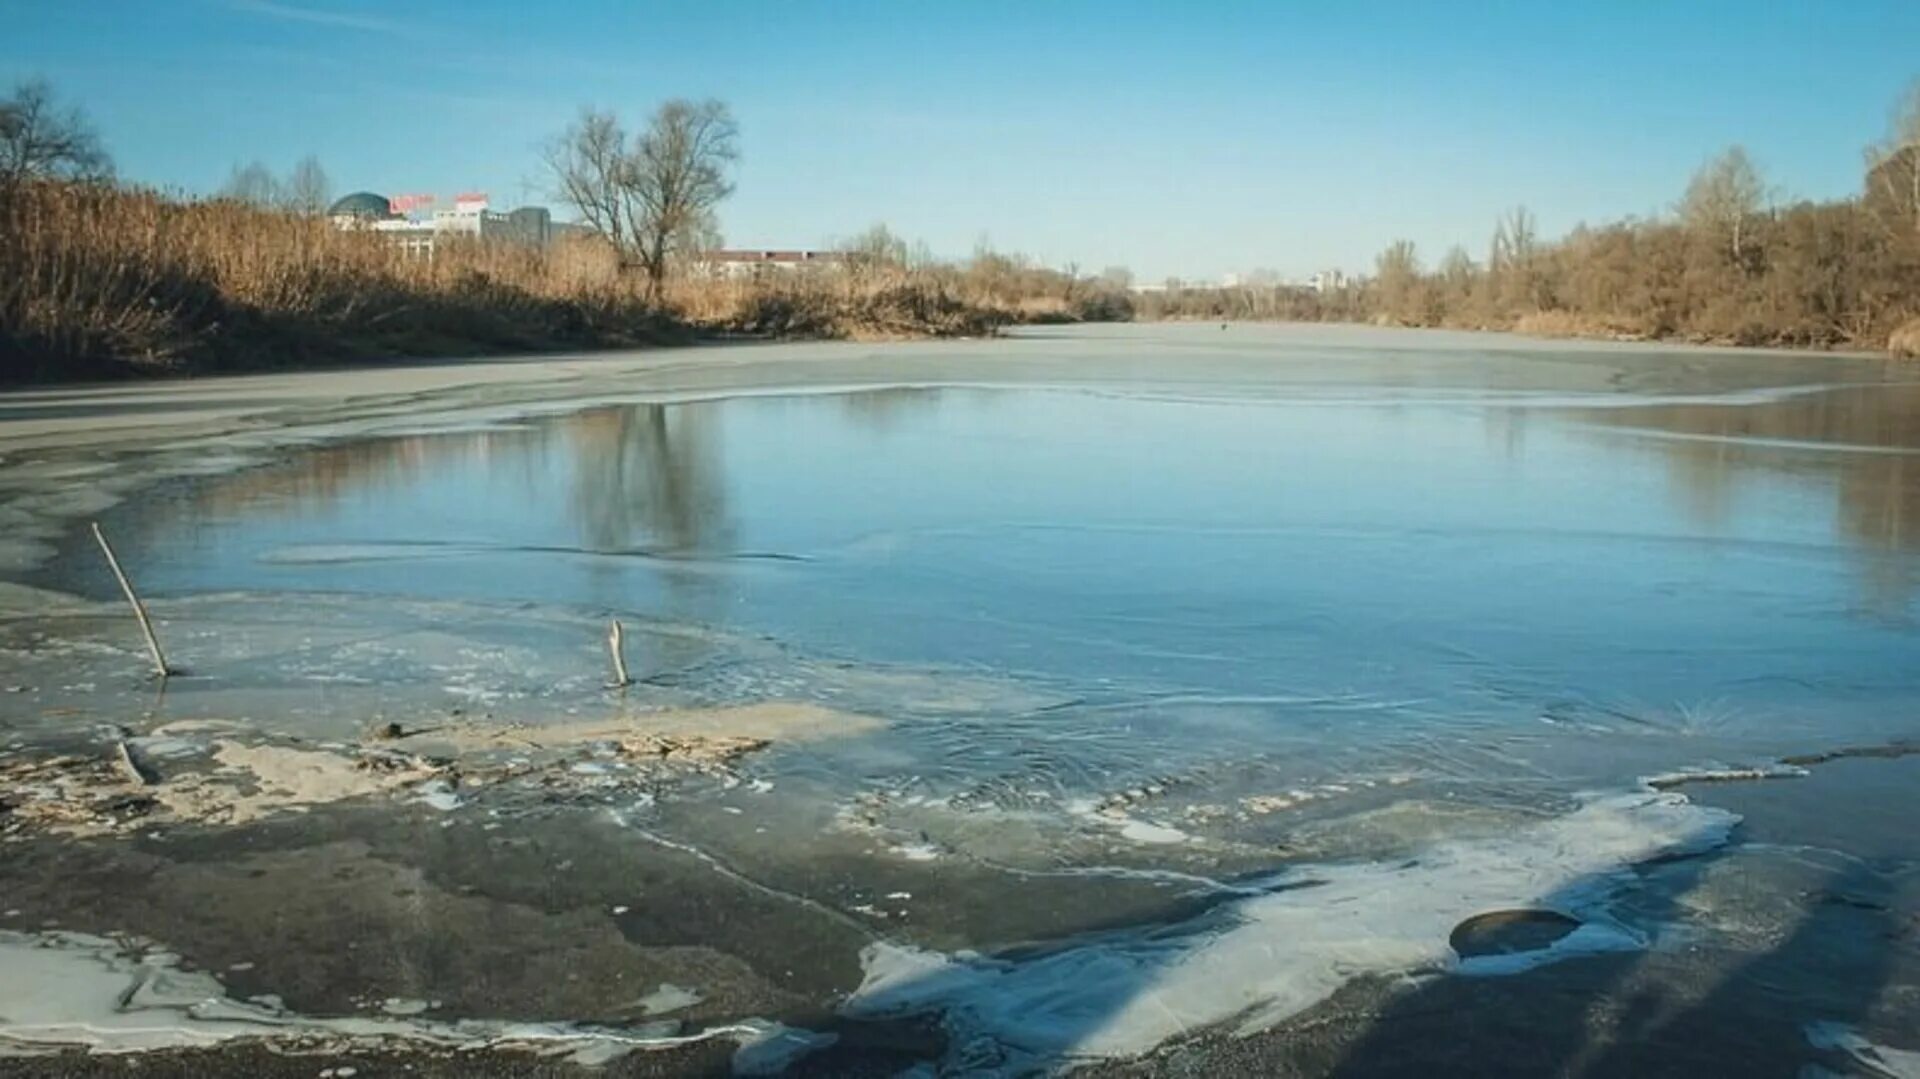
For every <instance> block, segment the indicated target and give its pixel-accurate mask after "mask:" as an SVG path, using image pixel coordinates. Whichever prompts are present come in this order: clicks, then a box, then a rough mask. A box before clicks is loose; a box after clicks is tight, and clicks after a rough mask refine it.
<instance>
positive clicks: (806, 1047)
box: [0, 930, 829, 1074]
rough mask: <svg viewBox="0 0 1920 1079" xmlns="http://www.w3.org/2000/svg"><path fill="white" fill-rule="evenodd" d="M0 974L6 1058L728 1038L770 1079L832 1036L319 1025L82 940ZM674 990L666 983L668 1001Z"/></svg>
mask: <svg viewBox="0 0 1920 1079" xmlns="http://www.w3.org/2000/svg"><path fill="white" fill-rule="evenodd" d="M0 970H5V971H6V972H7V976H6V978H5V979H4V980H0V1056H4V1055H9V1054H11V1055H22V1054H35V1053H49V1052H57V1051H60V1050H64V1049H72V1048H82V1049H86V1050H88V1051H90V1052H96V1053H127V1052H141V1051H148V1050H156V1049H174V1048H205V1047H209V1046H215V1045H219V1044H222V1043H225V1042H230V1041H237V1040H242V1039H253V1040H276V1041H290V1040H293V1039H299V1040H301V1042H302V1044H303V1047H305V1048H309V1049H314V1050H316V1051H318V1050H324V1049H326V1048H329V1047H333V1046H338V1045H340V1044H343V1043H345V1042H348V1041H355V1042H360V1041H367V1040H377V1041H387V1042H401V1043H407V1044H413V1045H423V1046H433V1047H438V1048H442V1049H462V1050H472V1049H488V1048H518V1049H524V1050H530V1051H534V1052H540V1053H550V1054H554V1055H564V1056H567V1057H568V1058H570V1059H571V1060H573V1061H574V1062H576V1063H581V1064H588V1065H592V1064H603V1063H606V1062H608V1061H611V1060H615V1059H618V1058H619V1057H622V1056H625V1055H626V1054H628V1053H631V1052H635V1051H639V1050H648V1049H668V1048H672V1047H674V1046H678V1045H685V1044H688V1043H690V1042H696V1041H704V1040H708V1039H712V1038H728V1039H732V1040H734V1041H736V1042H738V1043H739V1046H740V1048H739V1049H738V1050H737V1052H736V1054H735V1061H734V1064H735V1069H736V1070H737V1071H739V1072H741V1073H742V1074H763V1073H765V1072H766V1071H768V1070H769V1069H771V1070H776V1071H777V1070H778V1069H779V1068H780V1067H782V1066H784V1065H785V1063H787V1062H788V1061H790V1060H792V1059H794V1058H795V1057H796V1056H797V1055H799V1054H803V1053H805V1052H809V1051H811V1050H812V1049H814V1048H817V1047H818V1046H819V1045H820V1044H822V1042H823V1040H824V1039H826V1038H828V1037H829V1036H825V1035H814V1034H809V1033H807V1032H805V1031H795V1030H791V1029H789V1028H787V1027H784V1026H781V1025H780V1024H778V1023H769V1022H765V1021H760V1020H747V1021H744V1022H739V1023H732V1024H728V1025H725V1026H719V1027H712V1028H709V1029H706V1030H703V1031H700V1032H698V1033H695V1034H688V1035H681V1034H677V1033H675V1032H674V1028H677V1026H678V1024H677V1023H674V1022H672V1021H667V1022H664V1023H655V1024H652V1025H648V1024H641V1025H639V1026H634V1027H617V1028H616V1027H587V1026H581V1025H578V1024H572V1023H543V1022H515V1021H508V1020H492V1019H461V1020H456V1021H451V1022H439V1021H434V1020H430V1019H424V1018H417V1017H415V1016H414V1015H413V1014H411V1012H413V1011H415V1009H409V1008H406V1007H401V1008H397V1009H393V1008H389V1009H383V1010H384V1011H386V1012H387V1014H383V1015H374V1016H350V1017H345V1018H335V1019H320V1018H313V1017H309V1016H303V1015H299V1014H296V1013H293V1012H289V1011H286V1010H284V1009H282V1008H279V1007H276V1006H274V1004H273V1003H272V1002H271V1000H270V999H269V998H257V999H256V1000H253V1001H240V1000H234V999H233V998H231V997H229V996H227V994H226V989H225V987H223V986H222V985H221V984H220V982H219V980H218V979H217V978H215V977H214V976H213V975H211V974H208V973H205V972H202V971H190V970H183V969H181V966H180V960H179V957H178V956H175V955H172V954H171V953H168V952H165V951H162V950H158V949H151V948H140V947H135V946H130V945H127V944H122V943H119V942H116V941H112V940H108V939H106V938H104V937H96V936H88V935H85V934H80V933H47V934H38V935H34V934H26V933H14V932H8V931H5V930H0ZM671 988H672V987H668V986H662V987H661V992H662V993H664V992H666V991H667V990H669V989H671ZM677 992H679V993H682V994H685V993H686V991H685V990H677ZM658 995H659V994H656V996H658ZM687 995H690V994H687ZM675 999H676V1001H677V1000H678V999H679V998H675ZM403 1003H404V1002H403ZM669 1003H672V1002H669ZM663 1010H664V1009H663Z"/></svg>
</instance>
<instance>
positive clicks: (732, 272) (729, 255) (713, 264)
mask: <svg viewBox="0 0 1920 1079" xmlns="http://www.w3.org/2000/svg"><path fill="white" fill-rule="evenodd" d="M846 261H847V256H846V253H845V252H842V251H802V250H790V251H756V250H747V249H739V250H727V249H722V250H715V251H702V252H701V253H700V254H699V255H698V256H697V257H696V258H695V259H694V264H695V266H696V268H697V270H698V272H700V273H702V274H704V275H706V276H708V277H716V278H739V277H754V276H758V275H763V274H769V273H794V272H797V271H799V270H803V269H807V268H809V267H838V266H842V265H845V263H846Z"/></svg>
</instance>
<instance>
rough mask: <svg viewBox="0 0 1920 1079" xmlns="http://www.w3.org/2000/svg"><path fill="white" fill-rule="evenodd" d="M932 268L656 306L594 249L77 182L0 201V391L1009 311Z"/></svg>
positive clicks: (836, 277) (676, 293) (796, 280)
mask: <svg viewBox="0 0 1920 1079" xmlns="http://www.w3.org/2000/svg"><path fill="white" fill-rule="evenodd" d="M964 286H965V282H964V280H963V279H961V278H960V277H958V276H957V275H955V274H953V273H952V272H949V271H945V270H943V269H932V270H925V271H920V270H915V271H909V270H905V269H900V270H898V271H889V272H887V273H884V274H874V273H861V272H852V271H848V272H839V271H827V272H822V273H806V274H798V275H783V276H780V277H771V276H770V277H768V278H764V279H756V280H747V281H682V282H680V283H679V284H677V285H676V287H675V288H674V289H673V290H672V291H671V292H670V294H669V295H668V296H667V297H666V299H665V300H664V302H661V303H653V302H649V300H648V299H647V298H646V293H645V289H644V286H643V283H642V282H641V280H640V279H639V278H638V275H637V274H635V273H632V272H629V271H626V270H623V269H622V268H621V266H620V265H619V264H618V260H617V259H616V258H615V257H614V254H613V252H612V251H611V250H609V249H607V248H606V247H605V246H604V245H602V244H599V243H598V242H596V241H593V240H577V241H570V242H563V243H561V244H557V245H555V246H554V247H552V248H551V249H548V250H545V251H540V250H533V249H528V248H524V247H518V246H514V245H511V244H502V243H488V242H481V241H478V240H475V241H473V242H468V243H444V242H443V243H441V244H440V245H439V246H438V248H437V249H436V251H435V252H434V257H433V258H432V259H431V260H428V259H421V258H409V257H407V256H406V255H405V254H403V253H401V252H400V251H398V250H396V249H395V248H394V247H392V246H391V245H390V244H389V243H388V242H387V241H386V239H385V238H384V237H382V236H380V235H378V234H372V233H356V232H343V231H340V230H338V229H335V228H333V227H332V226H331V225H330V224H329V223H328V222H327V221H325V220H323V219H317V218H312V217H300V216H295V215H291V214H285V213H278V212H273V211H267V210H260V209H256V208H253V207H250V206H245V205H240V204H237V203H234V202H229V201H217V200H215V201H180V200H176V199H171V198H167V197H165V196H162V195H159V194H156V193H153V192H150V191H137V190H124V189H116V188H110V187H101V186H94V185H81V184H64V183H42V184H29V185H25V186H22V187H20V188H17V189H14V190H12V191H10V192H6V193H3V194H0V382H19V381H31V380H44V379H75V378H98V377H110V376H117V375H127V374H165V373H199V372H212V371H226V370H238V369H256V368H272V367H298V366H310V365H315V364H320V363H327V362H341V361H353V360H368V359H377V358H389V357H406V356H432V355H450V354H462V353H484V352H516V351H538V350H542V349H558V348H591V347H624V346H632V345H640V344H648V343H662V342H673V341H684V340H688V339H691V338H692V337H693V336H694V335H696V334H698V333H701V332H721V333H749V334H764V335H772V336H785V337H829V338H838V337H923V336H930V335H956V334H984V333H990V332H992V331H993V329H994V328H995V327H996V326H998V325H1000V324H1001V323H1003V322H1005V321H1009V320H1012V319H1016V318H1019V317H1021V316H1020V312H1019V311H1018V310H1017V309H1009V308H1008V307H1007V306H1006V305H1002V304H996V303H988V302H983V300H982V297H981V296H979V295H977V294H970V293H969V290H968V289H966V288H965V287H964Z"/></svg>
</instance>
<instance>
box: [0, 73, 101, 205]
mask: <svg viewBox="0 0 1920 1079" xmlns="http://www.w3.org/2000/svg"><path fill="white" fill-rule="evenodd" d="M112 175H113V160H112V159H111V158H109V157H108V156H107V151H106V150H105V148H103V147H102V146H101V144H100V136H99V134H98V133H97V132H95V131H94V129H93V124H92V123H91V122H89V121H88V120H87V117H86V114H85V113H83V112H81V111H80V110H79V109H78V108H71V109H66V110H62V109H60V108H59V107H58V106H57V105H56V104H55V102H54V97H53V87H51V86H50V85H48V84H47V82H46V80H44V79H29V80H27V81H25V82H22V83H19V84H17V85H16V86H14V88H13V92H12V93H11V94H10V95H8V96H7V97H6V98H0V189H5V188H8V187H12V186H13V185H15V184H19V183H23V182H25V181H27V180H37V179H63V180H105V179H109V178H111V177H112Z"/></svg>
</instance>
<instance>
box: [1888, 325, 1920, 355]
mask: <svg viewBox="0 0 1920 1079" xmlns="http://www.w3.org/2000/svg"><path fill="white" fill-rule="evenodd" d="M1887 349H1888V351H1890V352H1892V353H1893V354H1894V355H1895V356H1899V357H1901V358H1902V359H1908V360H1920V318H1916V319H1912V320H1910V321H1908V322H1907V323H1906V324H1905V325H1903V326H1901V327H1900V328H1899V329H1897V330H1895V331H1893V334H1892V336H1890V337H1888V338H1887Z"/></svg>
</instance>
